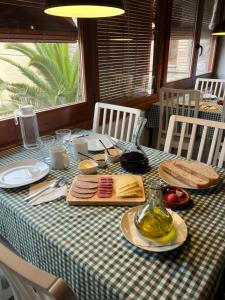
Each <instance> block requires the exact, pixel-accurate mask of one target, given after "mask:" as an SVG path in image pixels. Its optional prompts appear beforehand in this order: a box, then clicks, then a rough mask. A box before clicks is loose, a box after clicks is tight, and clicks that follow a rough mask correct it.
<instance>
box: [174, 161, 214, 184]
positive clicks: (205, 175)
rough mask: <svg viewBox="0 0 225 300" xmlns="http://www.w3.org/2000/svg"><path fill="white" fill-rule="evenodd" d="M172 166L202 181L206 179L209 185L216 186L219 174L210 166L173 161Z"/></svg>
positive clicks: (192, 162)
mask: <svg viewBox="0 0 225 300" xmlns="http://www.w3.org/2000/svg"><path fill="white" fill-rule="evenodd" d="M174 164H175V165H176V166H177V167H179V168H181V169H182V170H184V171H186V172H188V173H190V174H192V175H194V176H197V177H199V178H201V179H203V180H207V179H208V180H209V182H210V185H214V184H216V183H217V182H218V180H219V174H218V173H217V172H216V171H215V170H214V169H213V168H212V167H211V166H208V165H206V164H203V163H198V162H194V161H187V160H175V161H174Z"/></svg>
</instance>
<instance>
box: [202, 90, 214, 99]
mask: <svg viewBox="0 0 225 300" xmlns="http://www.w3.org/2000/svg"><path fill="white" fill-rule="evenodd" d="M203 98H204V101H211V100H212V91H211V90H209V89H205V90H204V94H203Z"/></svg>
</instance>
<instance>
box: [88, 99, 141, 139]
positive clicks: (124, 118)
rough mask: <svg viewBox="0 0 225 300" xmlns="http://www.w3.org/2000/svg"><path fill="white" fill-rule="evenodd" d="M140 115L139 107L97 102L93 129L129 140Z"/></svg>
mask: <svg viewBox="0 0 225 300" xmlns="http://www.w3.org/2000/svg"><path fill="white" fill-rule="evenodd" d="M141 115H142V111H141V110H140V109H136V108H131V107H125V106H119V105H113V104H108V103H101V102H97V103H96V104H95V113H94V121H93V131H94V132H97V133H102V134H108V135H109V136H111V137H114V138H118V139H120V140H125V141H127V142H129V141H131V140H132V136H133V131H134V129H135V127H136V125H137V120H138V117H140V116H141Z"/></svg>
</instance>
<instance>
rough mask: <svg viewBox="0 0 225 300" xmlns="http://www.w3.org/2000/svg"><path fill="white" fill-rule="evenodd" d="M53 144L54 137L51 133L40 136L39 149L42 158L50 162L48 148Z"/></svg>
mask: <svg viewBox="0 0 225 300" xmlns="http://www.w3.org/2000/svg"><path fill="white" fill-rule="evenodd" d="M54 145H55V137H54V136H53V135H44V136H41V137H40V150H41V154H42V157H43V160H44V161H45V162H46V163H48V164H50V161H51V159H50V155H49V148H50V147H52V146H54Z"/></svg>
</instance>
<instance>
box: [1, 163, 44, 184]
mask: <svg viewBox="0 0 225 300" xmlns="http://www.w3.org/2000/svg"><path fill="white" fill-rule="evenodd" d="M48 172H49V167H48V165H46V164H45V163H43V162H41V161H38V160H35V159H26V160H19V161H17V162H14V163H11V164H9V165H7V166H5V167H1V168H0V187H1V188H5V189H10V188H17V187H21V186H24V185H27V184H30V183H33V182H35V181H38V180H40V179H42V178H43V177H45V176H46V175H47V174H48Z"/></svg>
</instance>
